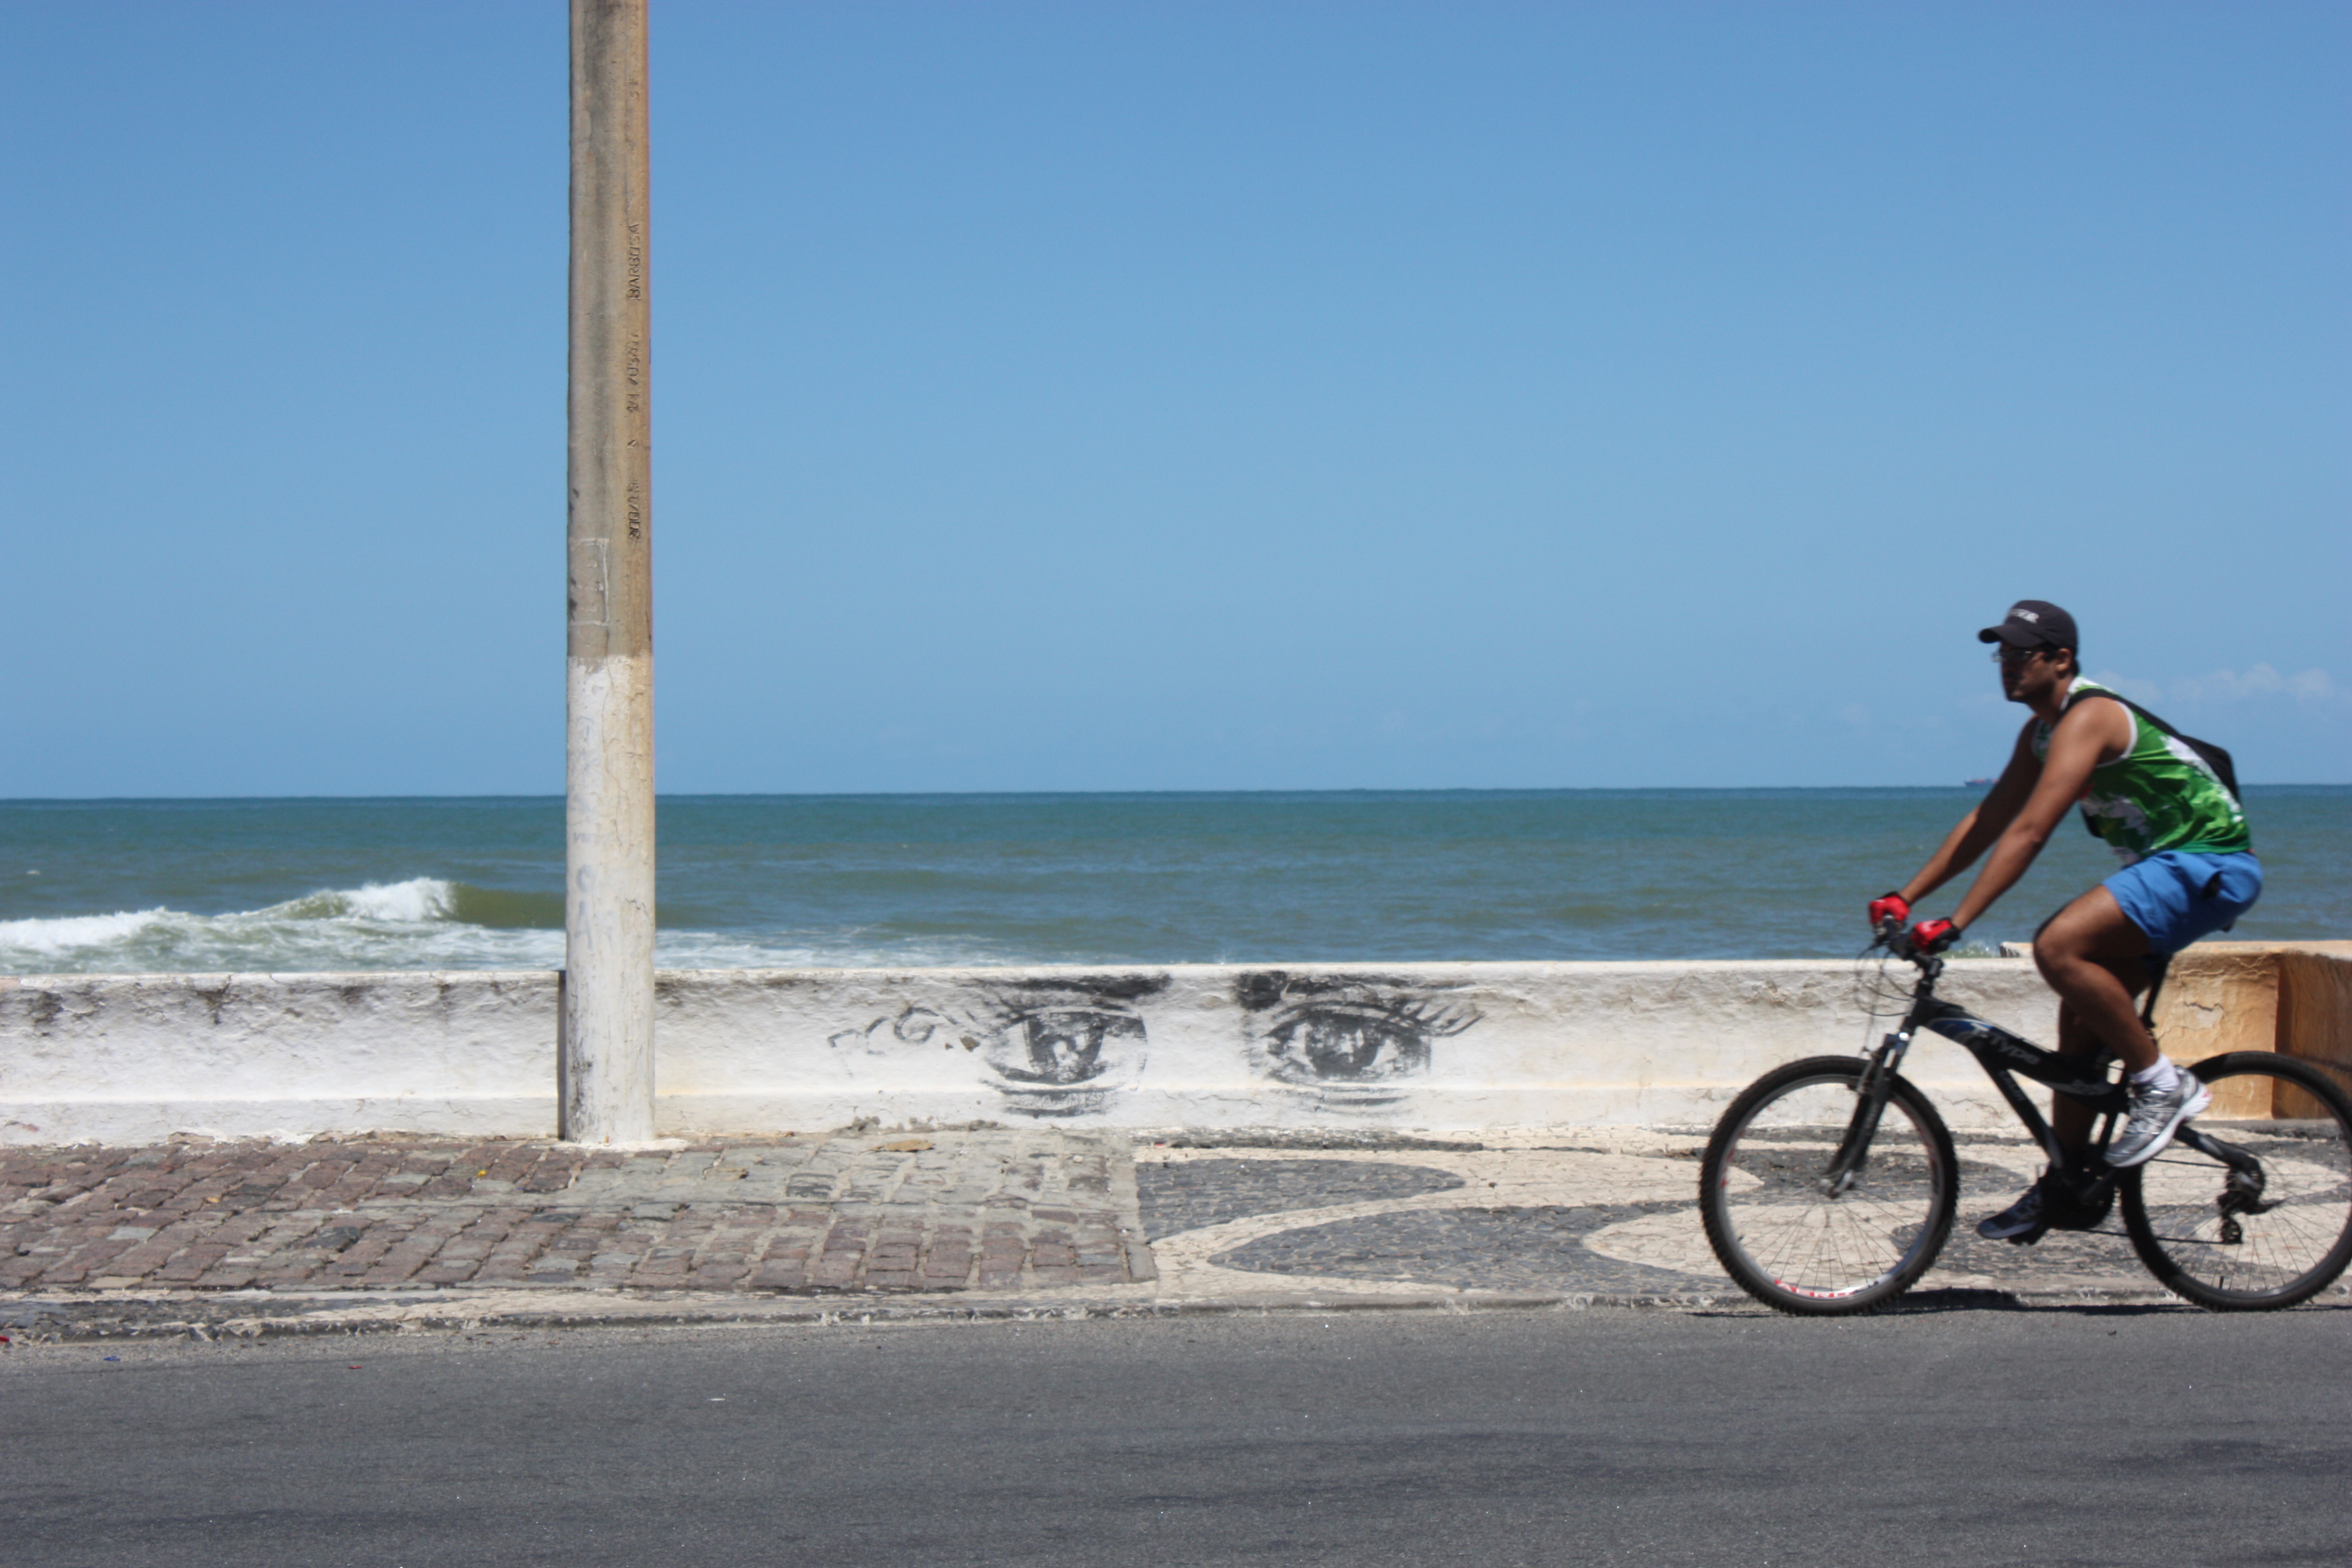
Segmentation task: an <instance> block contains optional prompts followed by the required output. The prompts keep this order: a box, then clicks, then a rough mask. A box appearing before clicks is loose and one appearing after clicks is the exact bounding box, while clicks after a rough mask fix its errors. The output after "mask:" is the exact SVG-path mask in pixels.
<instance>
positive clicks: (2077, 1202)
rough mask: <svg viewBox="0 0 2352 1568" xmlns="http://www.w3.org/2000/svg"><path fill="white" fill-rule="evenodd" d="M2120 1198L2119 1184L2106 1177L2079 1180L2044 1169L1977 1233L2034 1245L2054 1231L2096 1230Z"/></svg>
mask: <svg viewBox="0 0 2352 1568" xmlns="http://www.w3.org/2000/svg"><path fill="white" fill-rule="evenodd" d="M2115 1201H2116V1184H2115V1182H2114V1181H2113V1179H2111V1178H2102V1179H2097V1180H2094V1181H2091V1182H2089V1183H2087V1184H2083V1183H2078V1182H2076V1181H2074V1180H2071V1179H2069V1178H2068V1177H2065V1176H2063V1175H2061V1174H2059V1173H2057V1172H2055V1171H2044V1172H2043V1173H2042V1177H2041V1179H2040V1180H2039V1181H2037V1182H2035V1183H2034V1184H2032V1186H2030V1187H2028V1188H2026V1189H2025V1195H2024V1196H2022V1197H2021V1198H2019V1199H2018V1200H2017V1201H2016V1202H2015V1203H2013V1204H2011V1205H2009V1206H2008V1207H2007V1208H2005V1209H2003V1210H2001V1211H2000V1213H1999V1214H1997V1215H1993V1216H1992V1217H1991V1218H1990V1219H1988V1220H1983V1221H1980V1222H1979V1224H1978V1226H1977V1234H1978V1235H1979V1236H1981V1237H1984V1238H1985V1239H1986V1240H1987V1241H2006V1242H2010V1243H2011V1244H2013V1245H2015V1246H2018V1247H2031V1246H2032V1245H2033V1244H2034V1243H2035V1242H2037V1241H2040V1240H2041V1239H2042V1237H2045V1236H2047V1235H2049V1234H2050V1233H2051V1232H2052V1231H2053V1230H2095V1229H2097V1228H2098V1226H2099V1224H2100V1222H2101V1221H2103V1220H2105V1218H2106V1217H2107V1210H2108V1209H2109V1208H2110V1207H2111V1206H2113V1205H2114V1203H2115Z"/></svg>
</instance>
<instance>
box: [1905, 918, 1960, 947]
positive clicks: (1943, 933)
mask: <svg viewBox="0 0 2352 1568" xmlns="http://www.w3.org/2000/svg"><path fill="white" fill-rule="evenodd" d="M1959 940H1960V928H1959V927H1958V926H1956V925H1954V924H1953V923H1952V922H1951V921H1920V922H1919V923H1918V924H1917V925H1916V926H1913V927H1912V928H1911V946H1912V948H1913V950H1914V951H1916V952H1943V951H1944V950H1945V949H1946V948H1948V947H1949V946H1951V945H1952V944H1953V943H1954V942H1958V941H1959Z"/></svg>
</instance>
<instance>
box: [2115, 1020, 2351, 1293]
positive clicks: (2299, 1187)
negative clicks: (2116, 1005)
mask: <svg viewBox="0 0 2352 1568" xmlns="http://www.w3.org/2000/svg"><path fill="white" fill-rule="evenodd" d="M2189 1070H2190V1071H2192V1072H2194V1073H2195V1074H2196V1075H2197V1076H2198V1077H2199V1078H2200V1079H2203V1080H2204V1081H2205V1083H2206V1085H2207V1087H2208V1088H2210V1089H2212V1091H2213V1104H2212V1106H2211V1107H2210V1109H2208V1110H2206V1111H2205V1113H2204V1114H2203V1115H2201V1116H2199V1117H2198V1118H2196V1119H2195V1120H2194V1121H2191V1122H2189V1124H2188V1126H2187V1127H2186V1128H2184V1129H2183V1131H2182V1133H2181V1134H2180V1135H2179V1136H2178V1137H2176V1138H2175V1139H2174V1140H2173V1142H2171V1143H2170V1144H2168V1146H2166V1147H2165V1148H2164V1149H2163V1150H2161V1151H2159V1152H2158V1154H2157V1156H2156V1157H2155V1158H2154V1159H2152V1160H2150V1161H2149V1162H2148V1163H2147V1164H2145V1165H2142V1166H2140V1167H2139V1168H2138V1169H2137V1170H2135V1171H2128V1172H2126V1173H2125V1174H2124V1179H2123V1181H2122V1182H2121V1183H2120V1184H2118V1186H2117V1189H2116V1197H2117V1198H2118V1199H2119V1200H2120V1201H2121V1204H2122V1206H2123V1211H2124V1228H2125V1230H2126V1231H2127V1232H2128V1233H2129V1234H2130V1236H2131V1243H2132V1249H2133V1250H2134V1251H2135V1252H2137V1253H2138V1254H2139V1257H2140V1261H2141V1262H2143V1263H2145V1264H2147V1267H2148V1270H2149V1272H2151V1273H2153V1274H2154V1275H2155V1276H2156V1277H2157V1279H2159V1280H2160V1281H2162V1282H2163V1284H2164V1287H2165V1289H2168V1290H2171V1291H2173V1292H2175V1293H2176V1294H2178V1295H2181V1296H2185V1297H2187V1298H2188V1299H2189V1300H2191V1301H2194V1302H2196V1303H2197V1304H2198V1305H2200V1306H2202V1307H2210V1308H2212V1309H2214V1310H2217V1311H2262V1310H2267V1309H2273V1308H2278V1307H2292V1306H2294V1304H2295V1303H2296V1302H2297V1301H2302V1300H2307V1299H2309V1298H2310V1297H2311V1296H2313V1295H2314V1294H2315V1293H2317V1292H2318V1291H2320V1290H2323V1289H2326V1287H2327V1286H2328V1284H2329V1283H2330V1282H2331V1281H2333V1280H2334V1279H2336V1277H2337V1276H2338V1275H2340V1274H2342V1273H2343V1272H2344V1267H2345V1265H2346V1264H2347V1262H2352V1100H2347V1097H2346V1095H2345V1093H2344V1090H2343V1089H2339V1088H2338V1087H2336V1083H2335V1082H2334V1081H2333V1080H2332V1079H2330V1078H2329V1077H2328V1076H2327V1074H2326V1072H2325V1071H2324V1070H2323V1069H2321V1068H2316V1067H2314V1066H2312V1065H2311V1064H2309V1063H2307V1062H2302V1061H2297V1060H2296V1059H2295V1058H2293V1057H2283V1056H2278V1055H2276V1054H2274V1053H2273V1052H2270V1051H2232V1052H2231V1053H2229V1054H2228V1055H2227V1056H2219V1057H2209V1058H2206V1059H2205V1060H2203V1061H2201V1062H2199V1063H2197V1064H2196V1065H2195V1066H2194V1067H2193V1068H2190V1069H2189ZM2200 1142H2204V1143H2205V1144H2206V1145H2207V1146H2206V1147H2204V1148H2200V1147H2199V1146H2198V1145H2199V1143H2200Z"/></svg>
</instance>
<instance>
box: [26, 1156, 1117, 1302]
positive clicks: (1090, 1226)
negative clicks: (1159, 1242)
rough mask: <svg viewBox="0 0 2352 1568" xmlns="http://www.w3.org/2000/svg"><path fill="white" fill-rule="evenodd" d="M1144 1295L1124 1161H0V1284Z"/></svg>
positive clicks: (1052, 1158)
mask: <svg viewBox="0 0 2352 1568" xmlns="http://www.w3.org/2000/svg"><path fill="white" fill-rule="evenodd" d="M1151 1277H1152V1271H1151V1263H1150V1252H1149V1250H1148V1249H1147V1248H1146V1247H1145V1246H1144V1244H1143V1238H1142V1234H1141V1227H1140V1224H1139V1220H1138V1219H1137V1215H1136V1194H1135V1181H1134V1173H1133V1164H1132V1162H1131V1161H1130V1160H1129V1159H1128V1158H1127V1156H1126V1151H1125V1146H1124V1143H1123V1142H1118V1143H1114V1142H1109V1141H1106V1140H1104V1139H1101V1138H1092V1139H1089V1138H1086V1137H1083V1136H1073V1135H1066V1134H1062V1133H1058V1132H1052V1131H1018V1132H1003V1131H973V1132H939V1133H932V1134H927V1135H922V1136H916V1137H890V1136H887V1135H878V1134H870V1133H869V1134H866V1135H864V1136H848V1135H835V1136H824V1137H808V1138H787V1139H782V1140H779V1141H776V1142H760V1143H753V1144H745V1143H730V1144H729V1145H727V1146H725V1147H723V1148H722V1147H708V1148H703V1147H697V1148H685V1149H679V1150H676V1151H666V1152H630V1153H616V1152H589V1151H586V1150H583V1149H579V1148H574V1147H566V1146H563V1145H560V1144H551V1143H532V1142H490V1143H460V1142H433V1141H424V1140H383V1139H379V1140H373V1141H370V1142H349V1143H332V1142H309V1143H300V1144H291V1145H289V1144H266V1143H228V1144H211V1143H202V1142H181V1143H167V1144H163V1145H159V1146H157V1147H153V1148H146V1149H102V1150H100V1149H90V1150H79V1149H76V1150H29V1149H15V1150H0V1289H38V1290H48V1289H58V1288H79V1289H132V1288H141V1287H146V1288H154V1287H164V1288H181V1289H198V1290H215V1289H217V1290H233V1289H252V1288H260V1289H280V1290H282V1289H296V1288H299V1289H311V1290H316V1289H322V1288H324V1289H335V1288H348V1289H364V1288H375V1289H383V1288H385V1287H396V1286H414V1285H430V1286H457V1285H475V1286H480V1285H499V1286H559V1287H570V1288H573V1289H577V1288H580V1287H582V1286H599V1285H602V1286H625V1287H630V1288H635V1289H648V1288H650V1289H703V1290H713V1289H716V1290H736V1289H756V1290H773V1291H820V1290H840V1291H850V1290H858V1291H863V1290H869V1289H872V1290H962V1289H982V1290H1004V1291H1021V1290H1027V1289H1039V1288H1050V1287H1054V1286H1066V1285H1123V1284H1130V1283H1135V1282H1138V1281H1141V1280H1147V1279H1150V1278H1151Z"/></svg>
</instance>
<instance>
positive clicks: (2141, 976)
mask: <svg viewBox="0 0 2352 1568" xmlns="http://www.w3.org/2000/svg"><path fill="white" fill-rule="evenodd" d="M2147 952H2148V942H2147V933H2146V932H2144V931H2141V930H2140V929H2139V927H2137V926H2136V925H2134V924H2133V923H2132V922H2131V920H2130V918H2129V917H2128V916H2126V914H2125V913H2124V911H2123V908H2122V906H2120V905H2119V904H2117V903H2116V896H2115V895H2114V894H2113V893H2111V892H2109V891H2107V889H2105V888H2104V887H2099V888H2093V889H2091V890H2090V891H2089V892H2087V893H2084V895H2083V896H2082V897H2081V898H2079V899H2076V900H2074V902H2073V903H2071V904H2068V905H2067V906H2066V907H2065V908H2064V909H2063V910H2059V911H2058V912H2057V913H2056V914H2054V915H2053V916H2051V917H2050V920H2049V921H2048V923H2046V924H2045V925H2043V926H2042V929H2041V931H2037V932H2036V933H2035V934H2034V938H2033V962H2034V964H2035V966H2036V967H2038V968H2039V969H2040V970H2041V971H2042V978H2043V979H2044V980H2047V981H2048V982H2049V983H2050V988H2051V989H2052V990H2053V991H2055V992H2057V993H2058V1049H2059V1050H2060V1052H2061V1053H2063V1054H2064V1055H2067V1056H2089V1055H2092V1054H2094V1053H2095V1052H2096V1051H2098V1050H2099V1049H2100V1047H2105V1048H2106V1049H2108V1050H2111V1051H2113V1052H2115V1054H2116V1055H2117V1056H2119V1057H2121V1058H2123V1062H2124V1067H2125V1068H2126V1070H2129V1071H2134V1072H2137V1071H2139V1070H2141V1069H2143V1068H2151V1067H2154V1066H2155V1065H2156V1061H2157V1048H2156V1040H2155V1038H2154V1037H2152V1036H2150V1035H2149V1034H2148V1032H2147V1025H2145V1024H2142V1023H2141V1022H2140V1021H2139V994H2140V993H2141V992H2142V991H2144V990H2146V989H2147V980H2148V975H2147V965H2146V964H2144V963H2141V962H2140V960H2141V959H2142V958H2144V957H2145V956H2146V955H2147ZM2092 1120H2093V1118H2092V1114H2091V1109H2090V1107H2088V1106H2086V1105H2084V1103H2083V1102H2082V1101H2081V1100H2070V1099H2069V1098H2067V1097H2066V1096H2065V1095H2063V1094H2053V1095H2052V1096H2051V1103H2050V1125H2051V1128H2052V1130H2053V1131H2055V1132H2056V1133H2057V1134H2058V1141H2059V1142H2061V1143H2063V1144H2064V1145H2065V1146H2066V1147H2067V1148H2069V1149H2074V1150H2080V1149H2082V1148H2084V1147H2085V1146H2086V1145H2088V1144H2089V1142H2090V1141H2091V1122H2092Z"/></svg>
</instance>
